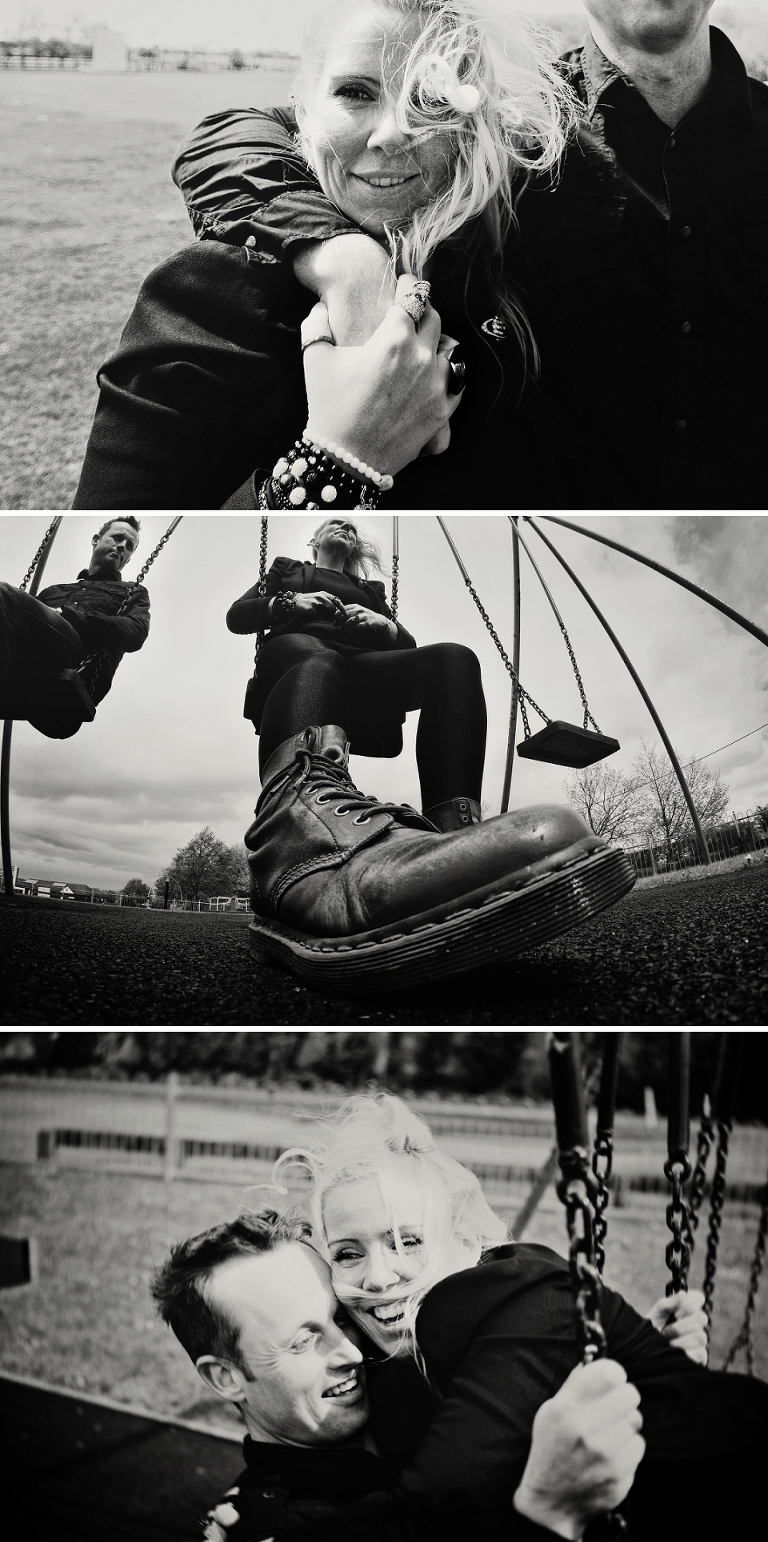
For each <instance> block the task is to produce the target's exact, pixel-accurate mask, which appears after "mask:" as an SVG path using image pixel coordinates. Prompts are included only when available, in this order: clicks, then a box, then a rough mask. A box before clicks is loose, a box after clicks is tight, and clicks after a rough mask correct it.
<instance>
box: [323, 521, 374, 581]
mask: <svg viewBox="0 0 768 1542" xmlns="http://www.w3.org/2000/svg"><path fill="white" fill-rule="evenodd" d="M338 518H339V515H338V514H336V515H334V516H332V517H331V518H330V519H324V520H323V523H322V525H318V527H317V529H316V530H315V531H313V533H312V535H311V536H310V539H309V545H310V546H311V548H312V551H313V552H314V554H315V559H317V553H318V549H319V546H320V537H321V536H322V533H323V531H324V530H325V529H326V527H327V526H328V525H332V524H334V523H335V521H336V520H337V519H338ZM344 523H345V524H347V525H352V526H353V528H354V531H355V536H356V540H355V545H354V548H353V550H352V551H351V552H350V554H349V556H348V557H347V560H346V562H345V563H344V572H345V573H351V574H352V576H353V578H370V576H371V574H372V573H381V574H382V576H383V577H386V570H385V569H384V567H383V565H382V560H381V552H380V550H379V547H378V544H377V542H376V541H372V540H371V538H370V536H367V535H363V533H362V531H361V530H359V529H358V527H357V525H356V524H355V521H354V520H353V519H345V521H344Z"/></svg>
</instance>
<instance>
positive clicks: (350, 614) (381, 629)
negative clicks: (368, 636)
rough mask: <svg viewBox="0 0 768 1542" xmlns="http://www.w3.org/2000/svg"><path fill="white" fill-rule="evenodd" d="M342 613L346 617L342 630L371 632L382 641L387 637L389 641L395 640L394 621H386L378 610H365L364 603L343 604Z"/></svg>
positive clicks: (395, 629)
mask: <svg viewBox="0 0 768 1542" xmlns="http://www.w3.org/2000/svg"><path fill="white" fill-rule="evenodd" d="M344 614H345V616H346V618H347V619H346V621H345V623H344V626H343V628H342V630H343V631H344V632H361V631H362V632H372V633H374V634H375V635H378V636H379V637H381V639H382V641H384V638H385V637H388V638H389V639H390V641H391V642H397V627H396V625H395V623H394V621H388V620H387V617H386V616H381V615H379V612H378V611H376V610H367V609H366V607H365V605H345V606H344Z"/></svg>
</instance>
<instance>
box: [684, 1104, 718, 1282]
mask: <svg viewBox="0 0 768 1542" xmlns="http://www.w3.org/2000/svg"><path fill="white" fill-rule="evenodd" d="M714 1138H715V1126H714V1122H713V1120H712V1119H711V1118H710V1116H709V1114H707V1113H706V1112H705V1113H703V1114H702V1116H701V1124H700V1126H699V1133H698V1136H697V1137H696V1166H695V1167H694V1169H693V1177H692V1179H691V1187H690V1191H689V1194H688V1221H689V1226H688V1235H687V1236H686V1239H685V1240H686V1242H687V1244H688V1250H689V1254H690V1255H691V1256H692V1255H693V1248H694V1242H695V1238H696V1231H697V1228H698V1225H699V1221H700V1219H701V1216H700V1214H699V1211H700V1210H701V1206H702V1201H703V1199H704V1194H705V1191H706V1187H707V1163H708V1161H709V1153H710V1151H711V1149H712V1142H713V1140H714Z"/></svg>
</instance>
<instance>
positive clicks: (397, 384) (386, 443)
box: [304, 237, 461, 476]
mask: <svg viewBox="0 0 768 1542" xmlns="http://www.w3.org/2000/svg"><path fill="white" fill-rule="evenodd" d="M344 239H345V240H346V237H345V238H344ZM310 314H311V316H312V319H313V323H314V324H315V326H316V329H317V331H318V332H321V333H322V331H323V329H324V327H327V325H328V316H327V312H326V310H325V306H323V305H322V304H319V305H316V306H315V308H314V310H313V311H312V312H311V313H310ZM313 330H314V327H313ZM439 344H440V317H439V316H438V314H437V311H435V310H433V309H432V307H431V306H428V308H427V310H426V312H425V314H424V316H423V318H422V320H421V322H420V324H419V328H418V331H417V329H416V327H415V326H414V323H413V321H412V320H411V317H410V316H409V315H407V313H406V312H405V311H404V310H403V308H402V306H400V305H392V306H391V307H390V309H389V310H388V311H387V314H386V316H385V318H384V320H383V322H382V324H381V326H380V327H378V328H377V330H376V331H375V332H374V334H373V337H372V338H371V339H370V341H369V342H367V343H365V344H364V345H363V347H362V348H334V346H333V344H332V343H326V342H319V343H314V344H313V345H312V347H310V348H307V349H306V350H305V352H304V376H305V380H306V387H307V401H308V402H309V423H308V427H307V433H308V437H309V438H310V439H311V438H312V437H313V436H314V435H320V437H321V438H324V439H326V440H328V441H330V443H331V444H337V445H341V446H342V447H343V449H344V450H346V451H348V452H349V453H350V454H352V455H357V456H358V457H359V459H361V460H363V461H365V462H366V463H367V464H368V465H370V466H373V467H374V468H375V469H376V470H377V471H382V472H388V473H389V474H390V475H392V476H394V475H395V473H396V472H398V471H401V470H402V468H403V466H407V465H409V464H410V462H411V461H412V460H415V459H416V456H417V455H418V454H419V452H420V450H421V449H422V448H423V447H424V445H426V444H429V442H430V440H432V439H434V437H435V435H436V434H438V433H440V434H441V441H440V447H441V448H442V449H446V448H447V443H448V440H449V438H450V433H448V432H442V431H445V430H447V425H448V421H449V419H450V418H451V416H452V414H453V413H454V412H455V411H456V408H457V407H458V406H459V404H460V402H461V396H460V395H458V396H449V394H448V380H449V377H450V366H449V363H448V359H447V357H446V355H445V354H439V353H438V347H439Z"/></svg>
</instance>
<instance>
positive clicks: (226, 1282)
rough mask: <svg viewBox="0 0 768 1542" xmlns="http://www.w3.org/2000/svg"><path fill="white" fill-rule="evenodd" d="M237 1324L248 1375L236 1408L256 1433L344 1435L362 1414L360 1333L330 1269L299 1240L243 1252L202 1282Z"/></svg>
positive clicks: (302, 1437)
mask: <svg viewBox="0 0 768 1542" xmlns="http://www.w3.org/2000/svg"><path fill="white" fill-rule="evenodd" d="M207 1294H208V1297H209V1299H215V1300H216V1301H217V1302H218V1304H219V1305H220V1306H222V1307H223V1308H224V1310H225V1311H226V1312H227V1314H228V1316H229V1317H230V1318H231V1320H232V1321H233V1322H235V1323H238V1324H239V1325H240V1347H241V1349H242V1351H243V1355H244V1356H245V1360H246V1363H247V1364H248V1366H249V1369H250V1373H251V1375H252V1376H253V1380H252V1381H249V1382H248V1383H247V1384H246V1387H247V1390H246V1397H245V1402H244V1403H243V1405H242V1406H243V1412H244V1414H245V1416H246V1423H247V1425H248V1429H249V1432H250V1433H251V1435H252V1436H253V1437H254V1439H256V1440H266V1441H271V1442H273V1443H275V1444H277V1445H289V1446H319V1445H330V1444H335V1443H337V1442H339V1441H343V1440H349V1439H350V1437H351V1436H353V1435H356V1434H357V1433H358V1432H359V1431H360V1430H362V1428H363V1427H364V1425H365V1423H366V1420H367V1418H368V1403H367V1398H366V1390H365V1371H364V1369H363V1356H362V1353H361V1350H360V1349H359V1347H358V1345H359V1344H360V1343H361V1342H363V1339H362V1335H361V1334H359V1332H358V1330H357V1329H356V1328H354V1327H353V1325H352V1323H351V1322H350V1321H349V1319H348V1318H347V1315H346V1312H345V1311H344V1308H343V1307H342V1306H340V1304H339V1302H338V1301H337V1300H336V1297H335V1296H334V1294H333V1291H332V1289H331V1272H330V1269H329V1268H328V1265H327V1264H326V1263H325V1262H324V1261H323V1259H322V1258H320V1257H318V1255H317V1254H316V1253H314V1252H313V1251H312V1249H311V1248H309V1247H306V1246H305V1245H304V1243H302V1242H287V1243H284V1244H283V1245H282V1246H281V1247H278V1248H276V1249H275V1250H274V1251H273V1252H271V1253H262V1254H252V1253H249V1254H246V1255H244V1256H243V1257H240V1258H233V1259H230V1260H229V1261H228V1262H227V1263H225V1264H222V1265H221V1266H220V1267H219V1268H218V1269H216V1270H215V1272H214V1275H213V1278H212V1279H211V1281H210V1283H209V1285H208V1287H207Z"/></svg>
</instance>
